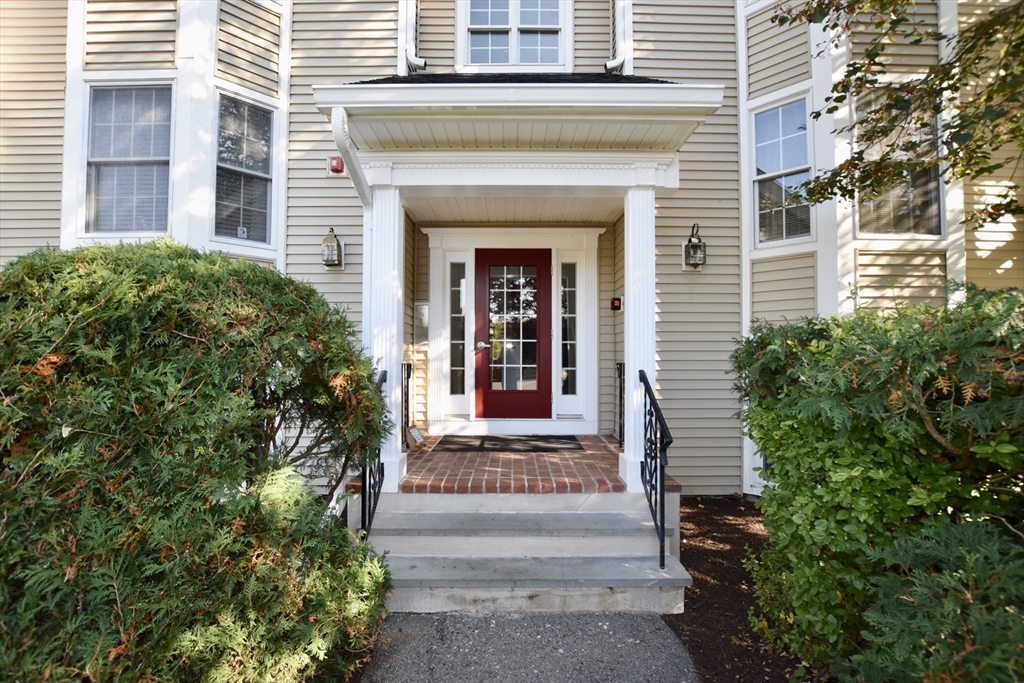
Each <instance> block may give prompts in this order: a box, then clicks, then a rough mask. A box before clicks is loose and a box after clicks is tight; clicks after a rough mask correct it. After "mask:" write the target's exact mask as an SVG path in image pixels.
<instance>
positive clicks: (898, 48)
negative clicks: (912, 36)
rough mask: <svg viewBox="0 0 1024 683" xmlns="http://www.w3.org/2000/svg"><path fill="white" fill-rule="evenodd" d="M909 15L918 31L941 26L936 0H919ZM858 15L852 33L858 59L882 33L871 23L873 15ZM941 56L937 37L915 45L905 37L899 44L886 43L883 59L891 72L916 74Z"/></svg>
mask: <svg viewBox="0 0 1024 683" xmlns="http://www.w3.org/2000/svg"><path fill="white" fill-rule="evenodd" d="M908 15H909V16H910V17H911V19H912V20H913V21H914V22H915V26H917V27H918V29H919V30H922V31H934V30H936V29H937V28H938V25H939V15H938V5H937V4H936V2H935V0H920V2H917V3H916V4H912V5H910V6H909V12H908ZM858 18H859V20H860V22H861V23H859V24H856V25H855V26H854V30H853V33H852V36H851V40H852V43H851V45H852V48H853V57H854V58H855V59H860V58H862V57H863V56H864V50H865V48H866V47H867V46H868V44H869V43H870V42H871V40H872V39H873V38H874V37H875V36H877V35H878V34H879V31H878V30H877V29H875V28H874V27H873V26H870V25H869V24H870V23H871V21H870V17H868V16H867V15H859V16H858ZM938 58H939V48H938V43H936V42H935V41H934V40H928V41H923V42H920V43H918V44H916V45H915V44H913V43H912V41H910V40H907V39H905V38H903V39H901V40H900V41H899V42H898V43H895V44H893V43H889V44H887V45H886V47H885V51H884V52H883V53H882V57H881V61H882V63H883V64H885V65H886V66H887V69H886V70H887V71H888V72H889V73H890V74H892V75H896V76H915V75H922V74H924V73H925V72H926V71H928V67H930V66H931V65H933V64H935V62H936V61H937V60H938Z"/></svg>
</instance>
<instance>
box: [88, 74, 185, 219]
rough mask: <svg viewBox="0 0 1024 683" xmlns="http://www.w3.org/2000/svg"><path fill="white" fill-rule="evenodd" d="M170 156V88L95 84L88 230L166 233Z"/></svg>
mask: <svg viewBox="0 0 1024 683" xmlns="http://www.w3.org/2000/svg"><path fill="white" fill-rule="evenodd" d="M170 155H171V87H170V86H145V87H119V88H107V87H96V88H93V89H92V92H91V96H90V104H89V157H88V162H87V171H86V174H87V176H86V193H87V202H88V206H87V216H88V219H87V221H86V232H91V233H109V232H166V231H167V198H168V188H169V184H170V183H169V178H170Z"/></svg>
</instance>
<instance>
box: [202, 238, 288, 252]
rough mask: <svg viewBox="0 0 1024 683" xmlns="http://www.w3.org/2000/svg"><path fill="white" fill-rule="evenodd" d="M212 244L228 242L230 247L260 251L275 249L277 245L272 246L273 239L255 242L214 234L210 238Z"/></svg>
mask: <svg viewBox="0 0 1024 683" xmlns="http://www.w3.org/2000/svg"><path fill="white" fill-rule="evenodd" d="M210 242H211V243H212V244H230V245H231V246H232V247H244V248H248V249H258V250H260V251H276V250H277V247H275V246H274V243H273V239H271V241H270V242H269V243H267V242H255V241H253V240H242V239H232V238H230V237H223V236H220V235H215V236H213V237H211V238H210Z"/></svg>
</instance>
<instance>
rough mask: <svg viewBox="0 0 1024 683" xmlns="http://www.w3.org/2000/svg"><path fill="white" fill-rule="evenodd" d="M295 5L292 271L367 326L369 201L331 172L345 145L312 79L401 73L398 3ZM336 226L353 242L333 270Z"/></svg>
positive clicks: (349, 0)
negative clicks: (328, 238) (328, 265)
mask: <svg viewBox="0 0 1024 683" xmlns="http://www.w3.org/2000/svg"><path fill="white" fill-rule="evenodd" d="M292 7H293V10H292V52H291V64H292V73H291V76H292V77H291V93H290V99H291V111H290V118H289V127H290V130H289V135H288V208H287V223H288V232H287V245H286V247H285V249H286V252H285V263H286V271H285V272H286V273H287V274H288V275H290V276H291V277H294V278H297V279H300V280H305V281H307V282H310V283H312V284H313V285H315V286H316V288H317V289H318V290H320V292H321V293H322V294H324V296H326V297H327V299H328V300H329V301H331V302H332V303H335V304H339V305H341V306H343V307H345V308H346V309H347V310H348V314H349V318H350V319H351V320H352V321H353V322H354V323H355V324H356V325H357V326H359V327H360V329H361V325H362V272H363V207H362V204H361V203H360V201H359V198H358V196H357V195H356V192H355V189H354V188H353V187H352V182H351V181H350V180H348V179H346V178H337V177H331V178H329V177H327V174H326V172H325V170H324V169H325V165H326V159H327V157H328V156H330V155H332V154H337V153H338V148H337V145H336V144H335V142H334V136H333V135H332V134H331V124H330V122H329V121H327V119H326V118H324V116H323V115H322V114H321V113H320V112H319V111H317V110H316V108H315V107H314V106H313V91H312V89H311V88H310V86H311V85H314V84H323V85H327V84H336V83H350V82H352V81H361V80H368V79H372V78H382V77H384V76H393V75H394V74H395V65H396V63H397V60H398V55H397V47H396V46H397V44H398V4H397V3H396V2H368V1H366V0H345V1H337V0H330V1H328V0H296V1H295V2H294V3H293V5H292ZM331 227H333V228H334V232H335V233H336V234H337V236H338V239H339V240H341V241H343V242H345V251H346V255H345V256H346V267H345V270H339V269H331V270H326V269H325V268H324V267H323V265H322V264H321V262H320V242H321V240H323V238H324V235H326V234H327V229H328V228H331Z"/></svg>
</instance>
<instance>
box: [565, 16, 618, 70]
mask: <svg viewBox="0 0 1024 683" xmlns="http://www.w3.org/2000/svg"><path fill="white" fill-rule="evenodd" d="M573 42H574V43H575V47H574V49H573V71H575V72H576V73H604V64H605V62H607V61H609V60H610V59H611V58H612V3H611V2H609V0H576V2H574V3H573Z"/></svg>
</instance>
